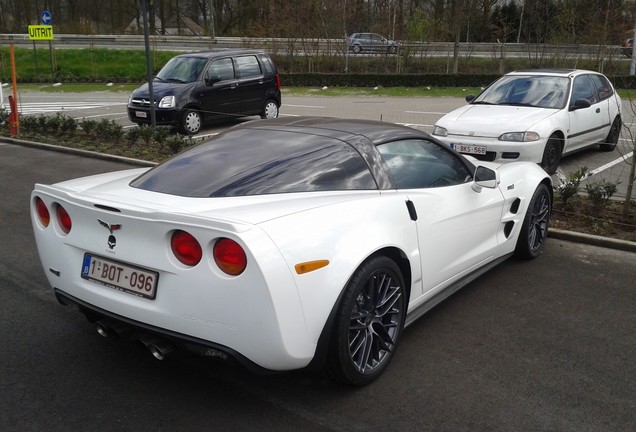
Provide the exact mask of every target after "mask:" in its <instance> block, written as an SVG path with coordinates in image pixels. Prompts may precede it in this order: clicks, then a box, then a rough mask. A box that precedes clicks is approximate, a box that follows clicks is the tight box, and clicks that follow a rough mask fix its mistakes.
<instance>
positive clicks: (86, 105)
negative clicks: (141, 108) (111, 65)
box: [19, 102, 122, 115]
mask: <svg viewBox="0 0 636 432" xmlns="http://www.w3.org/2000/svg"><path fill="white" fill-rule="evenodd" d="M121 105H122V103H121V102H106V103H104V102H93V103H91V102H65V103H64V104H60V103H59V102H27V103H20V104H19V112H20V114H22V115H29V114H44V113H51V112H59V111H63V112H64V111H77V110H85V109H95V108H106V107H111V106H121Z"/></svg>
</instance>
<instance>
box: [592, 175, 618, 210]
mask: <svg viewBox="0 0 636 432" xmlns="http://www.w3.org/2000/svg"><path fill="white" fill-rule="evenodd" d="M617 189H618V183H614V182H609V181H607V180H602V181H600V182H595V183H588V184H586V185H585V190H586V191H587V196H588V198H589V199H590V202H591V203H592V206H593V207H594V209H596V210H597V211H599V212H600V211H603V209H604V208H605V206H606V205H607V203H608V201H609V200H610V198H612V195H614V193H616V190H617Z"/></svg>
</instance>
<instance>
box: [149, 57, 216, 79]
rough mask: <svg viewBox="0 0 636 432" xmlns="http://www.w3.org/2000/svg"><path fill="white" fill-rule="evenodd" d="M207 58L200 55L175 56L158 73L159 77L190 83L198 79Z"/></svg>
mask: <svg viewBox="0 0 636 432" xmlns="http://www.w3.org/2000/svg"><path fill="white" fill-rule="evenodd" d="M206 62H207V60H206V59H204V58H200V57H173V58H172V59H170V61H168V63H166V65H165V66H164V67H162V68H161V70H160V71H159V73H157V78H159V79H161V80H162V81H167V82H181V83H188V82H192V81H196V80H197V79H200V78H199V75H200V74H201V72H202V71H203V68H204V67H205V63H206Z"/></svg>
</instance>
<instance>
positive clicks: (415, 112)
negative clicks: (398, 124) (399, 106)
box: [404, 111, 448, 115]
mask: <svg viewBox="0 0 636 432" xmlns="http://www.w3.org/2000/svg"><path fill="white" fill-rule="evenodd" d="M404 112H405V113H407V114H435V115H445V114H448V113H447V112H435V111H404Z"/></svg>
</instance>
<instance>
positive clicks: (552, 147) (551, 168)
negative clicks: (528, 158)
mask: <svg viewBox="0 0 636 432" xmlns="http://www.w3.org/2000/svg"><path fill="white" fill-rule="evenodd" d="M562 151H563V149H562V147H561V140H560V139H558V138H556V137H550V139H548V142H547V143H546V144H545V149H544V150H543V158H542V159H541V168H543V169H544V170H545V172H547V173H548V174H550V175H552V174H554V173H555V172H556V170H557V168H558V167H559V163H560V162H561V152H562Z"/></svg>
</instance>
